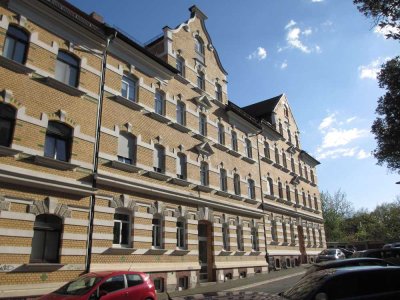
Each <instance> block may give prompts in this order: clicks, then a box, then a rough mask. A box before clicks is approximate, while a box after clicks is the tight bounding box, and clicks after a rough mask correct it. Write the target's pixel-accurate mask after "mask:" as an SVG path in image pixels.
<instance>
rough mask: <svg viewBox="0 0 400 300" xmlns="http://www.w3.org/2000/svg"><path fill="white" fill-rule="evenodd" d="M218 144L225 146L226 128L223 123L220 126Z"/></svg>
mask: <svg viewBox="0 0 400 300" xmlns="http://www.w3.org/2000/svg"><path fill="white" fill-rule="evenodd" d="M218 143H220V144H221V145H225V126H224V125H223V124H221V123H219V124H218Z"/></svg>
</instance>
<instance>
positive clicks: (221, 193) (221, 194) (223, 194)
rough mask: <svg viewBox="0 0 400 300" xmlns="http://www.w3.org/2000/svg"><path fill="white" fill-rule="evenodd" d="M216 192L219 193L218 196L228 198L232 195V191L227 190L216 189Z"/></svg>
mask: <svg viewBox="0 0 400 300" xmlns="http://www.w3.org/2000/svg"><path fill="white" fill-rule="evenodd" d="M215 194H217V195H218V196H222V197H227V198H228V197H230V196H231V194H230V193H228V192H226V191H221V190H218V191H216V192H215Z"/></svg>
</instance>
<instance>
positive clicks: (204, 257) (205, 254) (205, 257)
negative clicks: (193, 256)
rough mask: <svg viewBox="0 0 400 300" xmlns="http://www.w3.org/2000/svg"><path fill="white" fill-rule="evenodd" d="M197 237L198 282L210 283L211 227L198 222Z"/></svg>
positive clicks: (205, 223)
mask: <svg viewBox="0 0 400 300" xmlns="http://www.w3.org/2000/svg"><path fill="white" fill-rule="evenodd" d="M198 235H199V262H200V267H201V269H200V276H199V277H200V278H199V281H200V282H208V281H212V280H213V278H212V271H213V265H212V251H211V245H212V240H211V225H210V224H209V223H208V222H206V221H200V222H199V225H198Z"/></svg>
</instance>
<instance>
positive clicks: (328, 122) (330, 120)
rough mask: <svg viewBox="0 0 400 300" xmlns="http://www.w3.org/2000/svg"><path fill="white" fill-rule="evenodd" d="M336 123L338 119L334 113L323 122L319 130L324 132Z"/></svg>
mask: <svg viewBox="0 0 400 300" xmlns="http://www.w3.org/2000/svg"><path fill="white" fill-rule="evenodd" d="M334 122H336V119H335V114H334V113H333V114H331V115H329V116H327V117H326V118H324V119H323V120H322V122H321V124H319V126H318V129H319V130H320V131H323V130H324V129H325V128H328V127H330V126H331V125H332V124H333V123H334Z"/></svg>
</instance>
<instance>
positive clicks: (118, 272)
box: [86, 271, 144, 277]
mask: <svg viewBox="0 0 400 300" xmlns="http://www.w3.org/2000/svg"><path fill="white" fill-rule="evenodd" d="M122 274H144V273H142V272H135V271H99V272H90V273H88V274H86V275H91V276H99V277H107V276H110V275H122Z"/></svg>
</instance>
